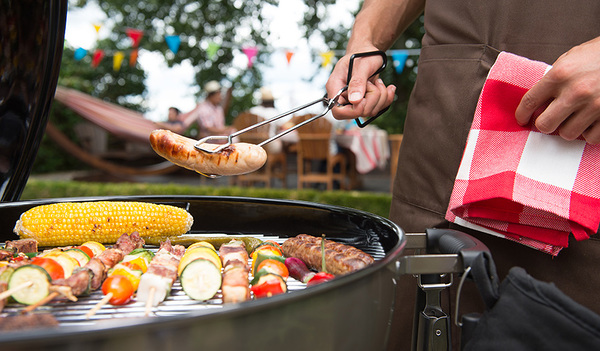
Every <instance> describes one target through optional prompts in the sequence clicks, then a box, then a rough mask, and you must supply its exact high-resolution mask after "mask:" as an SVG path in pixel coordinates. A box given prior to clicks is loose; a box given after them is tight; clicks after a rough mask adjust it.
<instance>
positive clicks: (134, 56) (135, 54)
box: [129, 49, 138, 67]
mask: <svg viewBox="0 0 600 351" xmlns="http://www.w3.org/2000/svg"><path fill="white" fill-rule="evenodd" d="M137 58H138V49H133V50H131V54H130V55H129V66H131V67H133V66H135V63H136V62H137Z"/></svg>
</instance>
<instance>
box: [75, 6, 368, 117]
mask: <svg viewBox="0 0 600 351" xmlns="http://www.w3.org/2000/svg"><path fill="white" fill-rule="evenodd" d="M303 6H305V5H304V2H303V1H302V0H285V1H281V2H280V4H279V5H278V6H276V7H275V6H269V7H268V8H266V9H265V11H266V12H265V16H266V17H267V18H270V22H271V24H270V29H271V33H272V34H271V37H270V38H269V45H270V46H272V47H273V48H281V49H285V48H289V43H294V45H295V47H293V48H290V49H292V50H293V51H294V56H293V57H292V59H291V61H290V63H289V64H288V62H287V60H286V58H285V53H284V51H283V50H275V52H274V53H273V54H272V55H271V57H270V62H268V63H267V64H266V65H264V66H259V67H260V68H261V70H262V73H263V79H264V85H265V86H268V87H269V88H271V90H272V91H273V94H274V96H275V98H276V107H277V108H278V109H279V110H280V111H286V110H289V109H291V108H293V107H296V106H300V105H303V104H305V103H307V102H310V101H313V100H315V99H318V98H320V97H321V96H323V94H324V92H325V83H326V82H327V78H328V77H329V73H330V72H331V68H332V67H331V66H329V67H321V63H320V62H315V61H314V59H313V58H312V57H311V50H313V51H314V50H317V51H319V52H324V51H327V50H328V48H326V47H325V46H324V45H323V44H322V43H316V42H311V47H309V45H308V44H307V42H306V40H305V39H304V38H302V35H301V32H300V30H299V29H298V27H297V25H295V23H298V22H300V21H301V20H302V15H303V10H302V7H303ZM357 8H358V0H347V1H341V2H339V4H337V5H335V7H333V8H330V9H328V10H329V11H335V13H336V15H335V16H333V17H335V21H340V22H343V23H345V24H347V25H348V26H350V25H351V23H352V20H353V16H352V11H355V10H356V9H357ZM94 24H100V25H101V27H100V31H99V32H98V33H97V32H96V30H95V29H94ZM109 34H110V21H108V20H107V18H106V15H105V14H104V13H103V12H102V11H101V10H100V9H99V8H98V7H97V5H96V4H94V3H89V4H88V5H87V6H86V7H85V8H83V9H79V8H70V9H69V11H68V13H67V25H66V30H65V40H66V41H67V42H68V43H69V45H70V46H72V47H73V48H78V47H82V48H84V49H86V50H90V49H93V48H94V47H95V42H96V40H97V39H98V37H100V38H105V37H107V36H108V35H109ZM138 60H139V64H140V65H142V67H143V68H144V69H145V70H146V72H147V74H148V77H147V80H146V86H147V89H148V98H147V101H146V104H147V105H148V107H149V111H148V112H147V113H146V114H145V117H146V118H148V119H152V120H155V121H161V120H165V119H166V116H167V109H168V108H169V107H170V106H176V107H178V108H179V109H180V110H182V111H184V112H185V111H189V110H191V109H193V108H194V106H195V105H196V103H197V98H196V97H195V94H196V92H197V91H198V89H199V87H197V86H196V85H195V83H194V72H193V67H192V66H191V64H189V62H184V63H182V64H179V65H176V66H174V67H171V68H169V67H168V66H167V65H166V63H165V62H164V59H163V57H162V54H161V53H157V52H154V53H153V52H148V51H144V50H140V56H139V57H138ZM234 64H235V65H239V66H240V67H243V66H244V65H246V64H247V58H246V56H245V55H243V54H241V55H240V56H238V57H236V58H235V60H234ZM315 71H318V74H317V75H316V77H315V78H314V79H312V81H310V82H307V79H308V78H310V76H312V74H313V73H314V72H315Z"/></svg>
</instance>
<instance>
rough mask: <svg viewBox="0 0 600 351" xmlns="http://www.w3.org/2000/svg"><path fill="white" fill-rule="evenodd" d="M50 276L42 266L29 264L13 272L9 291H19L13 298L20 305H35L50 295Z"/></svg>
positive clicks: (9, 282)
mask: <svg viewBox="0 0 600 351" xmlns="http://www.w3.org/2000/svg"><path fill="white" fill-rule="evenodd" d="M51 281H52V278H50V274H48V272H46V270H45V269H43V268H42V267H40V266H36V265H33V264H28V265H25V266H21V267H19V268H17V269H15V271H14V272H13V274H12V275H11V276H10V279H9V280H8V289H9V290H10V289H18V290H17V291H15V292H14V293H13V294H12V295H11V296H12V298H13V299H15V301H17V302H18V303H22V304H25V305H33V304H34V303H37V302H39V301H41V300H42V299H43V298H45V297H46V296H48V294H49V293H50V282H51Z"/></svg>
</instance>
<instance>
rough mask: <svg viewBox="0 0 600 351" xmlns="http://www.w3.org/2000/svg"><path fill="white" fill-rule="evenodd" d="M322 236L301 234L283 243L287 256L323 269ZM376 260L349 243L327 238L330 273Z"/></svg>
mask: <svg viewBox="0 0 600 351" xmlns="http://www.w3.org/2000/svg"><path fill="white" fill-rule="evenodd" d="M321 240H325V239H322V238H318V237H314V236H311V235H307V234H300V235H298V236H296V237H293V238H289V239H287V240H286V241H284V242H283V245H281V247H282V249H283V254H284V255H285V256H286V257H296V258H299V259H301V260H302V261H304V263H306V265H307V266H308V267H309V268H312V269H314V270H317V271H320V270H322V267H321V266H322V257H323V256H322V252H321ZM373 262H375V260H374V259H373V257H371V255H369V254H367V253H365V252H363V251H361V250H359V249H357V248H355V247H353V246H349V245H344V244H341V243H337V242H335V241H331V240H325V266H326V269H327V272H328V273H331V274H334V275H341V274H346V273H350V272H354V271H356V270H359V269H362V268H365V267H366V266H368V265H370V264H372V263H373Z"/></svg>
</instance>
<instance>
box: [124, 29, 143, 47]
mask: <svg viewBox="0 0 600 351" xmlns="http://www.w3.org/2000/svg"><path fill="white" fill-rule="evenodd" d="M125 33H126V34H127V36H128V37H129V38H131V40H133V47H134V48H137V47H138V45H140V40H142V37H143V36H144V32H142V31H141V30H139V29H133V28H127V29H126V30H125Z"/></svg>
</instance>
